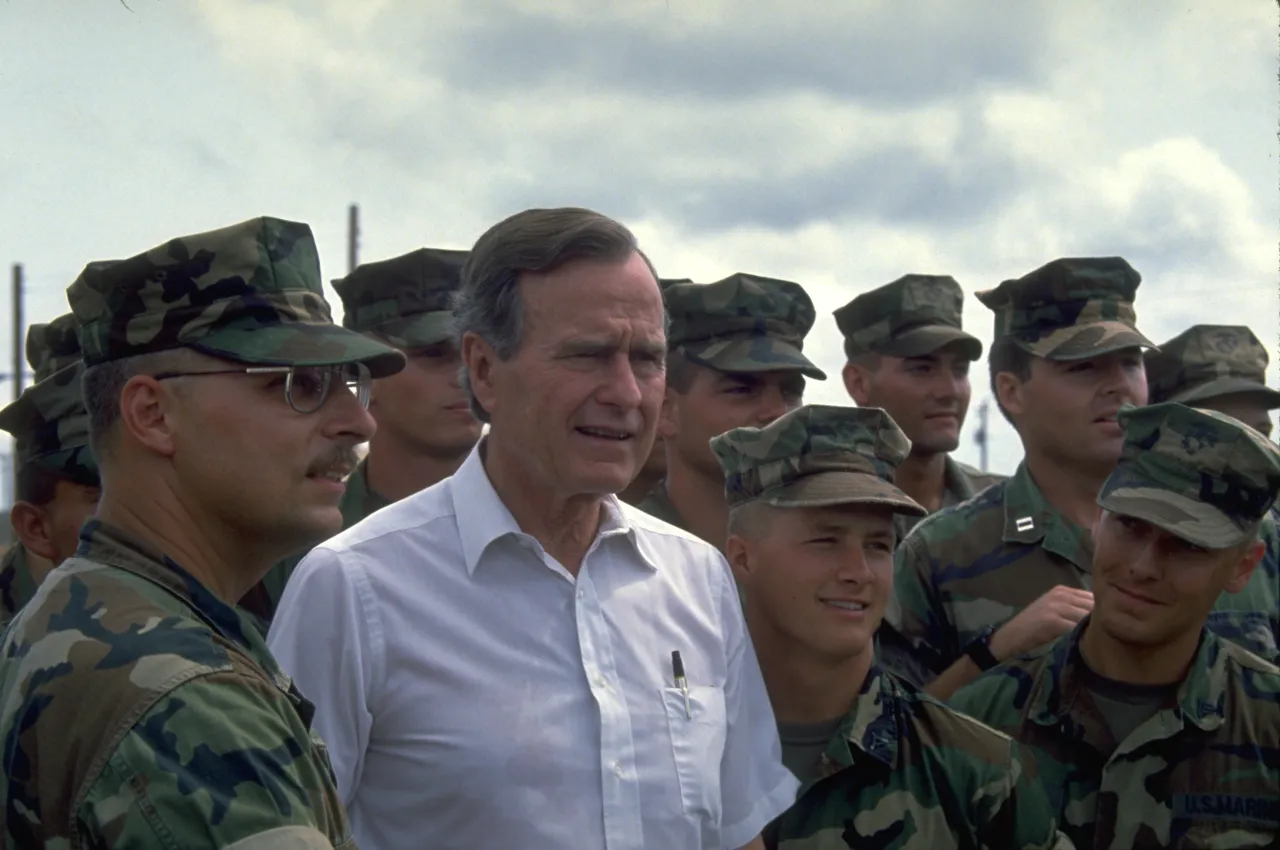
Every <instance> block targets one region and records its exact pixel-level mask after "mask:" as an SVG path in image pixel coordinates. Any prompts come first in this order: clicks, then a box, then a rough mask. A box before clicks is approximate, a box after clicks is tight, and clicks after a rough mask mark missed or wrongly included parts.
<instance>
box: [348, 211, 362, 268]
mask: <svg viewBox="0 0 1280 850" xmlns="http://www.w3.org/2000/svg"><path fill="white" fill-rule="evenodd" d="M359 262H360V207H359V205H357V204H352V205H351V206H350V207H349V208H348V209H347V274H351V273H352V272H353V271H355V270H356V266H357V265H358V264H359Z"/></svg>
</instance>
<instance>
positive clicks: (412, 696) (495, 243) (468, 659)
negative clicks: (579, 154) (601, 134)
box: [269, 209, 798, 850]
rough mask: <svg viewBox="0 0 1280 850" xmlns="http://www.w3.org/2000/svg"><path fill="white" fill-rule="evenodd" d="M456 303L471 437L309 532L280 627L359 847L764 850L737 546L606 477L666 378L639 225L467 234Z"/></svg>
mask: <svg viewBox="0 0 1280 850" xmlns="http://www.w3.org/2000/svg"><path fill="white" fill-rule="evenodd" d="M455 321H456V332H457V336H458V341H459V344H460V347H461V350H462V352H463V357H464V360H465V363H466V366H465V383H466V385H467V387H468V391H469V392H470V394H471V399H472V406H473V408H474V410H475V412H476V414H477V415H478V416H479V417H480V418H481V419H483V420H485V421H488V422H489V423H490V426H489V428H490V429H489V433H488V435H487V436H486V437H485V438H484V439H483V440H482V441H481V443H480V444H479V446H477V448H476V450H475V451H474V452H473V453H472V454H471V456H470V457H469V458H468V459H467V460H466V461H465V462H464V463H463V465H462V467H461V468H460V469H459V470H458V472H457V473H456V474H455V475H453V477H451V478H448V479H446V480H444V481H442V482H441V483H439V484H437V485H435V486H433V487H430V488H428V489H426V490H423V491H422V492H420V493H418V494H416V495H414V496H410V497H409V498H407V499H405V500H403V501H401V502H399V503H397V504H395V505H392V506H391V507H388V508H385V509H383V510H381V511H379V512H377V513H376V514H374V515H373V516H371V517H369V518H368V519H366V520H365V521H364V522H362V523H360V524H358V525H356V526H354V527H353V528H351V529H349V530H347V531H345V532H343V533H342V534H340V535H339V536H337V537H335V538H333V539H331V540H329V541H328V542H327V543H325V544H322V545H321V546H319V547H317V548H316V549H314V550H313V551H312V552H311V554H310V555H308V556H307V558H306V559H305V560H304V561H303V562H302V564H301V565H300V566H299V568H298V571H297V572H296V574H295V575H294V577H293V579H292V581H291V582H290V583H289V586H288V588H287V589H286V591H285V594H284V598H283V599H282V600H281V604H280V609H279V612H278V613H277V615H276V619H275V622H274V624H273V626H272V628H271V634H270V640H269V644H270V647H271V651H272V652H273V653H274V654H275V656H276V657H277V658H278V659H279V660H280V663H281V664H282V665H283V667H284V668H285V669H286V670H287V671H289V672H290V673H291V674H292V675H293V677H294V678H295V679H296V681H297V683H298V686H299V687H300V688H301V689H302V691H303V692H304V693H305V694H306V695H307V696H308V697H309V698H310V699H311V700H312V701H313V702H314V703H315V705H316V716H315V727H316V729H317V730H318V731H319V732H320V734H321V735H322V736H323V738H324V739H325V740H326V742H327V743H328V745H329V748H330V755H331V759H332V762H333V765H334V770H335V772H336V773H337V782H338V789H339V791H340V792H341V794H342V796H343V799H344V801H345V802H346V804H347V807H348V809H349V811H350V814H351V822H352V827H353V831H354V833H355V836H356V838H357V840H358V842H359V843H360V846H361V847H362V848H363V850H410V848H412V850H420V848H434V850H481V848H508V847H519V848H521V850H579V848H583V850H590V849H591V848H608V850H641V848H652V850H696V848H742V847H747V848H763V846H764V845H763V842H762V841H761V839H760V832H761V830H762V829H763V828H764V827H765V826H766V825H767V824H768V823H769V822H770V821H771V820H773V819H774V818H775V817H776V816H778V815H779V814H781V813H782V812H783V811H785V810H786V809H787V808H788V807H789V806H790V805H791V804H792V802H793V801H794V799H795V792H796V788H797V784H798V783H797V781H796V779H795V778H794V777H793V776H792V775H791V774H790V773H789V772H788V771H787V770H786V769H785V768H784V767H783V766H782V762H781V749H780V746H779V743H778V736H777V731H776V726H775V723H774V717H773V711H772V709H771V708H770V706H769V700H768V695H767V694H766V692H765V689H764V684H763V681H762V679H761V675H760V670H759V666H758V664H757V662H756V657H755V653H754V652H753V650H752V648H751V643H750V641H749V639H748V637H747V633H746V629H745V627H744V625H743V618H742V613H741V608H740V605H739V602H738V597H737V593H736V589H735V587H734V583H733V580H732V578H731V576H730V572H729V569H728V567H727V565H726V564H725V562H724V560H723V558H722V557H721V556H720V554H719V553H718V552H717V551H716V550H715V549H713V548H712V547H711V546H709V545H707V544H705V543H703V542H701V541H699V540H697V539H696V538H694V537H692V536H690V535H688V534H685V533H684V532H682V531H680V530H678V529H676V528H674V527H672V526H669V525H667V524H665V523H663V522H661V521H659V520H656V519H653V518H651V517H649V516H647V515H646V514H643V513H641V512H640V511H638V510H636V509H634V508H632V507H630V506H629V505H626V504H623V503H622V502H620V501H619V500H618V499H617V498H615V496H614V495H613V494H614V493H617V492H619V491H621V490H622V489H624V488H625V487H626V486H627V484H628V483H629V482H630V481H631V479H632V478H633V477H634V476H635V475H636V473H637V472H638V471H639V470H640V468H641V466H642V465H643V463H644V461H645V459H646V458H647V457H648V455H649V450H650V447H651V446H652V444H653V439H654V432H655V426H656V422H657V419H658V410H659V406H660V404H661V401H662V396H663V389H664V357H665V353H666V333H665V324H666V322H665V315H664V311H663V307H662V297H661V294H660V292H659V288H658V282H657V279H656V276H655V274H654V272H653V269H652V267H651V266H650V265H649V262H648V260H647V259H646V258H645V256H644V255H643V254H642V253H641V252H640V250H639V248H638V247H637V245H636V242H635V237H634V236H633V235H632V234H631V232H630V231H628V230H627V229H626V228H625V227H623V226H622V225H621V224H619V223H618V222H615V221H613V220H611V219H609V218H606V217H604V216H602V215H599V214H597V213H593V212H590V211H588V210H581V209H557V210H528V211H525V212H523V213H519V214H517V215H515V216H512V217H511V218H508V219H506V220H505V221H503V222H501V223H499V224H497V225H495V226H494V227H493V228H491V229H490V230H489V231H488V232H486V233H485V234H484V235H483V236H481V237H480V239H479V241H478V242H477V243H476V245H475V248H474V249H473V251H472V253H471V258H470V260H469V261H468V263H467V266H466V268H465V269H464V270H463V284H462V289H461V291H460V292H459V294H458V302H457V307H456V310H455ZM677 654H678V655H677Z"/></svg>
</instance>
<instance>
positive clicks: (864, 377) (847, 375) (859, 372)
mask: <svg viewBox="0 0 1280 850" xmlns="http://www.w3.org/2000/svg"><path fill="white" fill-rule="evenodd" d="M840 375H841V377H843V378H844V388H845V391H846V392H848V393H849V398H851V399H853V400H854V402H856V403H857V405H858V406H859V407H866V406H867V403H868V402H869V401H870V399H871V373H870V372H869V371H868V370H867V368H866V367H865V366H860V365H859V364H857V363H853V362H850V363H846V364H844V369H843V370H842V371H841V372H840Z"/></svg>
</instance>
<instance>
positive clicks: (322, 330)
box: [67, 218, 405, 378]
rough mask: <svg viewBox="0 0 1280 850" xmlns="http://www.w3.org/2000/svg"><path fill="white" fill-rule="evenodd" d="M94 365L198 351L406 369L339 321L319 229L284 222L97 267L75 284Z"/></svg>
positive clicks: (253, 225) (261, 360)
mask: <svg viewBox="0 0 1280 850" xmlns="http://www.w3.org/2000/svg"><path fill="white" fill-rule="evenodd" d="M67 300H68V301H69V302H70V303H71V310H72V312H73V313H75V316H76V320H77V321H78V322H79V323H80V345H81V347H82V349H83V352H84V359H85V362H86V363H87V364H88V365H90V366H93V365H95V364H98V363H104V362H106V361H109V360H117V359H119V358H123V357H131V356H134V355H138V354H145V353H149V352H154V351H164V350H168V349H174V348H182V347H190V348H194V349H196V350H198V351H201V352H203V353H205V354H208V355H211V356H213V357H220V358H223V359H225V360H233V361H237V362H240V363H251V364H256V365H265V366H280V365H283V366H327V365H336V364H342V363H364V364H366V365H367V366H368V367H369V371H370V372H371V373H372V374H373V376H374V377H375V378H380V377H385V376H386V375H390V374H394V373H395V372H398V371H400V370H401V369H403V368H404V362H405V360H404V355H403V354H401V353H400V352H399V351H396V350H395V349H392V348H388V347H387V346H385V345H382V344H381V343H378V342H375V341H374V340H372V339H369V338H367V337H364V336H362V335H360V334H357V333H354V332H352V331H349V330H347V329H345V328H341V327H339V326H337V325H335V324H334V323H333V320H332V316H331V313H330V311H329V304H328V302H326V301H325V298H324V290H323V288H322V287H321V283H320V260H319V257H318V255H317V253H316V245H315V241H314V240H313V239H312V237H311V228H309V227H308V226H307V225H305V224H299V223H296V222H290V221H282V220H280V219H276V218H255V219H251V220H249V221H246V222H242V223H241V224H236V225H232V226H230V227H224V228H222V229H220V230H212V231H209V232H207V233H199V234H195V235H192V236H183V237H179V238H177V239H173V240H171V241H169V242H166V243H165V244H164V245H161V246H159V247H157V248H153V249H151V250H150V251H147V252H145V253H143V254H139V255H137V256H136V257H131V258H129V259H127V260H121V261H119V262H115V263H90V264H89V265H88V266H87V267H85V269H84V271H83V272H81V274H80V277H79V278H77V279H76V281H75V282H74V283H72V284H71V286H70V287H68V288H67Z"/></svg>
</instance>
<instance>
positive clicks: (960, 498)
mask: <svg viewBox="0 0 1280 850" xmlns="http://www.w3.org/2000/svg"><path fill="white" fill-rule="evenodd" d="M943 465H944V468H945V471H944V472H943V478H942V489H943V491H944V492H945V493H949V494H951V496H952V498H953V499H954V500H955V501H956V502H957V503H959V502H964V501H967V500H968V499H970V498H972V497H973V496H974V495H976V494H977V492H978V491H977V490H975V489H973V484H972V482H971V481H970V480H969V476H967V475H965V474H964V470H962V469H961V468H960V464H959V463H957V462H956V461H955V460H953V459H952V457H951V455H945V456H944V461H943Z"/></svg>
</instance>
